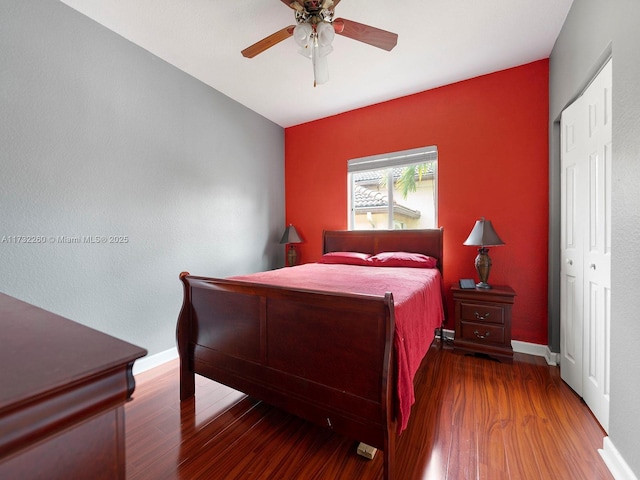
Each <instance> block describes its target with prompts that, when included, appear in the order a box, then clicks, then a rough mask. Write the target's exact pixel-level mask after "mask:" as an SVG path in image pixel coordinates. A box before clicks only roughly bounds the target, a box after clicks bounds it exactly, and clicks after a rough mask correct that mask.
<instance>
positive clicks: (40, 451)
mask: <svg viewBox="0 0 640 480" xmlns="http://www.w3.org/2000/svg"><path fill="white" fill-rule="evenodd" d="M0 332H1V333H0V335H1V336H0V338H1V339H2V340H1V347H0V365H1V367H0V478H3V479H4V478H7V479H10V478H11V479H13V478H16V479H18V478H24V479H47V480H51V479H70V478H91V479H102V478H104V479H124V478H125V436H124V403H125V402H126V401H128V400H129V399H130V398H131V394H132V393H133V390H134V387H135V383H134V379H133V375H132V373H131V368H132V367H133V363H134V361H135V360H136V359H137V358H140V357H142V356H144V355H146V353H147V352H146V351H145V350H144V349H142V348H139V347H136V346H135V345H132V344H130V343H127V342H123V341H121V340H118V339H116V338H114V337H111V336H109V335H106V334H104V333H101V332H98V331H96V330H93V329H91V328H88V327H85V326H83V325H80V324H78V323H76V322H72V321H71V320H67V319H65V318H62V317H60V316H58V315H55V314H53V313H50V312H47V311H45V310H42V309H40V308H37V307H35V306H33V305H29V304H28V303H24V302H21V301H19V300H17V299H15V298H12V297H9V296H7V295H4V294H1V293H0Z"/></svg>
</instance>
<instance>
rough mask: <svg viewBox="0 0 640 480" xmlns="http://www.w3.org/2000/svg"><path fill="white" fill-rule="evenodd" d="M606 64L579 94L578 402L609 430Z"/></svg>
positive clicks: (608, 88) (608, 85)
mask: <svg viewBox="0 0 640 480" xmlns="http://www.w3.org/2000/svg"><path fill="white" fill-rule="evenodd" d="M611 80H612V77H611V61H609V63H608V64H607V65H606V66H605V68H604V69H603V70H602V71H601V72H600V74H599V75H598V76H597V77H596V79H595V80H594V81H593V83H592V84H591V85H590V86H589V88H588V89H587V91H586V92H585V94H584V96H583V97H584V99H585V101H586V102H587V104H588V108H589V127H588V135H587V161H588V193H589V195H588V199H589V200H588V201H589V205H588V208H587V210H588V216H587V225H586V227H587V231H586V234H585V243H584V282H585V288H584V293H585V298H584V310H585V311H584V320H585V324H584V329H585V331H584V350H583V351H584V369H585V371H584V377H583V381H584V383H583V387H582V397H583V398H584V401H585V402H586V404H587V405H589V408H591V410H592V412H593V414H594V415H595V417H596V418H597V419H598V421H599V422H600V425H602V428H604V429H605V430H608V428H609V358H610V350H609V332H610V319H611V315H610V313H611V146H612V142H611V135H612V129H611V113H612V111H611Z"/></svg>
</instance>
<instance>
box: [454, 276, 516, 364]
mask: <svg viewBox="0 0 640 480" xmlns="http://www.w3.org/2000/svg"><path fill="white" fill-rule="evenodd" d="M451 291H452V292H453V302H454V304H455V319H456V335H455V338H454V340H453V348H454V351H455V352H462V353H479V354H484V355H487V356H489V357H493V358H496V359H498V360H501V361H504V362H507V363H511V362H512V361H513V348H512V347H511V306H512V305H513V301H514V297H515V296H516V292H514V291H513V289H512V288H511V287H508V286H494V287H493V288H490V289H484V288H473V289H463V288H460V286H459V285H457V284H456V285H453V286H452V287H451Z"/></svg>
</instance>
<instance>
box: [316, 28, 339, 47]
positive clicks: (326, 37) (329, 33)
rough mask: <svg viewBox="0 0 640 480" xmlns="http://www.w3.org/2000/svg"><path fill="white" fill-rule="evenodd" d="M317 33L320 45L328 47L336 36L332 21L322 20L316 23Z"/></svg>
mask: <svg viewBox="0 0 640 480" xmlns="http://www.w3.org/2000/svg"><path fill="white" fill-rule="evenodd" d="M316 34H317V35H318V45H320V46H321V47H326V46H329V45H331V42H333V39H334V38H335V36H336V31H335V30H334V28H333V25H331V24H330V23H326V22H320V23H319V24H318V25H316Z"/></svg>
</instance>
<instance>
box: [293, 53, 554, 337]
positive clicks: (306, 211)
mask: <svg viewBox="0 0 640 480" xmlns="http://www.w3.org/2000/svg"><path fill="white" fill-rule="evenodd" d="M548 78H549V63H548V60H547V59H545V60H540V61H537V62H533V63H530V64H527V65H523V66H519V67H514V68H510V69H508V70H503V71H500V72H496V73H492V74H489V75H484V76H481V77H477V78H473V79H470V80H466V81H463V82H459V83H455V84H451V85H447V86H444V87H440V88H436V89H433V90H427V91H424V92H421V93H418V94H415V95H410V96H407V97H402V98H398V99H396V100H391V101H388V102H384V103H380V104H376V105H372V106H369V107H365V108H361V109H358V110H353V111H350V112H346V113H343V114H340V115H336V116H332V117H328V118H324V119H321V120H317V121H313V122H309V123H305V124H301V125H297V126H294V127H290V128H287V129H286V130H285V185H286V217H287V224H288V223H293V224H294V225H295V226H296V228H297V230H298V232H299V233H300V235H301V236H302V237H303V239H304V241H305V243H303V244H301V245H299V252H300V255H301V261H302V262H313V261H316V260H317V259H318V258H319V257H320V256H321V254H322V245H321V242H322V231H323V230H324V229H346V228H347V161H348V160H349V159H352V158H358V157H365V156H368V155H375V154H380V153H387V152H394V151H399V150H406V149H411V148H417V147H423V146H428V145H436V146H437V147H438V223H439V225H440V226H443V227H444V241H445V245H444V277H445V284H446V285H450V284H451V283H453V282H456V281H457V280H458V279H459V278H475V279H477V274H476V271H475V267H474V265H473V263H474V259H475V256H476V250H475V248H474V247H467V246H464V245H462V242H464V240H465V239H466V238H467V236H468V235H469V232H470V231H471V228H472V227H473V225H474V222H475V221H476V220H477V219H478V218H480V217H483V216H484V217H485V218H486V219H488V220H491V221H492V223H493V226H494V228H495V229H496V231H497V232H498V234H499V235H500V237H501V238H502V239H503V240H504V241H505V243H506V245H504V246H501V247H493V248H491V250H490V256H491V259H492V261H493V267H492V270H491V275H490V277H489V283H492V284H495V285H501V284H508V285H511V286H512V287H513V288H514V289H515V291H516V293H517V297H516V302H515V305H514V308H513V330H512V334H513V335H512V336H513V339H514V340H521V341H526V342H532V343H537V344H547V319H548V315H547V283H548V282H547V251H548V247H547V239H548V218H549V215H548V208H549V204H548V191H549V189H548V126H547V125H548V124H547V122H548V105H549V93H548ZM447 295H448V308H449V314H450V315H449V324H448V328H453V321H452V317H453V306H452V302H451V294H450V291H449V289H447Z"/></svg>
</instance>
